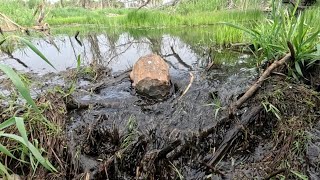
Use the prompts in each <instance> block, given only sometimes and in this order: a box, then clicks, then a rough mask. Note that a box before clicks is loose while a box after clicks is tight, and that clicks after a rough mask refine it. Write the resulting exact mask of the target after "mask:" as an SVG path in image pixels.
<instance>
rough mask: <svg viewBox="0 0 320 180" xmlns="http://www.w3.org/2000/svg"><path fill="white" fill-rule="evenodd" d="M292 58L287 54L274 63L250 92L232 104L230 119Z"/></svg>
mask: <svg viewBox="0 0 320 180" xmlns="http://www.w3.org/2000/svg"><path fill="white" fill-rule="evenodd" d="M290 58H291V53H287V54H286V55H285V56H284V57H283V58H282V59H280V60H278V61H275V62H274V63H272V64H271V65H270V66H269V67H268V68H267V69H266V70H265V71H264V72H263V74H262V75H261V76H260V78H259V79H258V81H256V82H255V83H254V84H253V85H252V86H251V87H250V88H249V90H248V91H247V92H246V93H245V94H244V95H243V96H242V97H241V98H240V99H238V100H237V101H236V102H235V103H233V104H231V106H230V108H229V117H233V116H234V114H235V111H236V110H237V109H238V108H239V107H240V106H241V105H242V104H243V103H244V102H246V101H247V100H248V99H249V98H250V97H251V96H252V95H253V94H254V93H255V92H256V91H257V90H258V89H259V88H260V87H261V85H262V83H263V81H264V80H265V79H266V78H267V77H268V76H270V74H271V73H272V71H273V70H274V69H276V68H277V67H279V66H281V65H283V64H285V63H286V62H287V61H288V60H289V59H290Z"/></svg>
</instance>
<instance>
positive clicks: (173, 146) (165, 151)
mask: <svg viewBox="0 0 320 180" xmlns="http://www.w3.org/2000/svg"><path fill="white" fill-rule="evenodd" d="M180 144H181V140H180V139H178V140H176V141H174V142H172V143H171V144H169V145H168V146H167V147H165V148H163V149H162V150H160V151H159V153H158V157H157V160H160V159H163V158H165V157H166V156H167V154H168V153H170V152H171V151H173V150H174V149H176V148H177V147H178V146H179V145H180Z"/></svg>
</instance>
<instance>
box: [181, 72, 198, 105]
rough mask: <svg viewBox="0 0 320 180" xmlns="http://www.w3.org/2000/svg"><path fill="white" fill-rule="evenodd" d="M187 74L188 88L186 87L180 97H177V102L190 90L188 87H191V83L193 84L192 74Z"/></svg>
mask: <svg viewBox="0 0 320 180" xmlns="http://www.w3.org/2000/svg"><path fill="white" fill-rule="evenodd" d="M189 74H190V82H189V84H188V86H187V87H186V89H185V90H184V91H183V93H182V94H181V96H180V97H179V99H178V100H180V99H181V98H182V97H183V96H184V95H185V94H186V93H187V92H188V91H189V89H190V87H191V85H192V83H193V80H194V76H193V74H192V72H189Z"/></svg>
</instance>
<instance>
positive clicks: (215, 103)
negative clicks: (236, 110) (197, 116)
mask: <svg viewBox="0 0 320 180" xmlns="http://www.w3.org/2000/svg"><path fill="white" fill-rule="evenodd" d="M212 97H213V103H210V104H206V105H205V106H213V108H214V118H215V119H217V117H218V114H219V111H220V110H221V109H222V108H223V107H222V104H221V101H220V99H219V98H218V97H217V96H216V95H214V94H213V93H212Z"/></svg>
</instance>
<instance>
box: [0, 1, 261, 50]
mask: <svg viewBox="0 0 320 180" xmlns="http://www.w3.org/2000/svg"><path fill="white" fill-rule="evenodd" d="M219 2H222V1H216V2H211V1H207V0H206V2H205V3H204V2H202V4H199V3H198V2H188V3H185V2H184V1H183V2H182V3H181V4H180V5H178V6H177V7H175V8H173V7H168V8H164V9H149V10H148V9H141V10H139V11H137V10H136V9H124V8H123V9H115V8H106V9H94V10H92V9H85V8H82V7H64V8H61V7H54V6H52V7H47V8H46V12H47V15H46V18H45V20H44V21H45V22H47V23H49V25H50V26H51V28H52V29H55V28H56V27H59V28H60V27H61V26H62V27H63V26H66V25H68V26H70V25H96V26H99V27H101V28H113V29H135V28H147V29H165V28H175V29H178V28H181V29H183V28H185V27H192V28H193V27H195V26H197V27H199V26H211V25H216V24H217V23H219V22H221V21H227V22H231V23H240V24H246V25H252V24H254V22H257V21H262V20H263V19H264V14H263V12H262V11H260V10H257V9H255V8H253V6H250V7H247V8H246V9H243V7H242V8H238V6H237V5H235V7H234V8H233V9H228V6H227V4H225V3H223V5H222V6H221V3H219ZM236 2H237V3H238V1H236ZM239 2H240V1H239ZM190 3H191V5H195V6H194V9H192V6H191V5H190ZM2 4H3V5H2V6H1V7H0V12H2V13H4V14H6V15H8V16H9V17H10V18H11V19H12V20H14V21H16V22H17V23H18V24H20V25H22V26H27V27H29V26H32V25H33V24H34V22H35V19H36V18H37V15H36V16H33V13H34V11H35V8H33V9H31V8H30V7H29V6H27V5H24V4H23V3H21V2H18V1H7V0H2ZM205 4H208V5H207V6H206V5H205ZM208 7H210V8H208ZM218 7H219V8H218ZM66 29H70V27H67V28H66ZM214 29H215V30H214V31H213V34H214V35H213V36H211V37H210V38H209V39H210V40H213V41H217V43H218V44H221V43H226V42H239V41H243V40H244V38H243V34H242V32H240V31H237V30H234V29H232V28H230V27H222V26H220V25H219V26H216V27H215V28H214Z"/></svg>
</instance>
